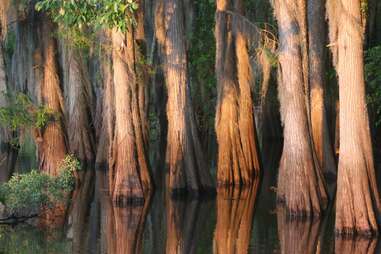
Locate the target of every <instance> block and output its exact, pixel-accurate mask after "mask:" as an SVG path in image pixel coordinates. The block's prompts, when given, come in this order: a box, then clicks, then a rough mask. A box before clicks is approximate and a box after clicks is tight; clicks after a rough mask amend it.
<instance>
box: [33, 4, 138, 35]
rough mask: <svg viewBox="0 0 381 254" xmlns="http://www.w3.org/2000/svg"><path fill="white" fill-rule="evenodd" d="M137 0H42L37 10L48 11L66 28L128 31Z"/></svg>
mask: <svg viewBox="0 0 381 254" xmlns="http://www.w3.org/2000/svg"><path fill="white" fill-rule="evenodd" d="M137 9H138V3H137V1H136V0H40V1H38V2H37V4H36V10H37V11H46V12H47V13H49V14H50V16H51V17H52V18H53V21H55V22H56V23H58V24H61V25H63V26H64V27H66V28H76V29H78V30H82V29H84V28H85V27H88V28H117V29H119V30H121V31H126V30H127V28H128V25H129V24H134V23H135V20H134V15H133V13H134V12H135V11H136V10H137Z"/></svg>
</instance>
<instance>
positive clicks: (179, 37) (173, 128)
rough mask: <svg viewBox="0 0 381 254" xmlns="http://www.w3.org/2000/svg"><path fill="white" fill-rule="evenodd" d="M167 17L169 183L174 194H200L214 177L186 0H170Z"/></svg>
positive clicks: (167, 3)
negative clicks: (194, 76)
mask: <svg viewBox="0 0 381 254" xmlns="http://www.w3.org/2000/svg"><path fill="white" fill-rule="evenodd" d="M164 17H165V19H164V21H165V23H164V24H165V28H166V34H165V41H164V59H165V64H164V65H165V80H166V85H167V89H168V102H167V119H168V137H167V154H166V161H167V165H168V169H169V173H168V185H169V188H170V191H171V192H172V194H173V195H177V194H180V193H184V192H191V193H194V194H198V193H200V192H201V191H204V190H207V189H210V188H212V180H211V177H210V174H209V171H208V169H207V167H206V164H205V161H204V156H203V153H202V150H201V144H200V141H199V138H198V133H197V128H196V126H195V119H194V112H193V108H192V102H191V98H190V96H191V95H190V88H189V80H188V68H187V65H188V63H187V52H186V40H185V24H184V6H183V1H182V0H166V1H165V5H164ZM161 39H163V38H161ZM159 40H160V39H159Z"/></svg>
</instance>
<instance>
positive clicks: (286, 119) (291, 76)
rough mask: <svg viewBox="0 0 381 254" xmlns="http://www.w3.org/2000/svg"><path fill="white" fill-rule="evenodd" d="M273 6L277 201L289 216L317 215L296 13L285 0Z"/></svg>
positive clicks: (320, 189)
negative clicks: (279, 141)
mask: <svg viewBox="0 0 381 254" xmlns="http://www.w3.org/2000/svg"><path fill="white" fill-rule="evenodd" d="M290 6H293V7H294V8H295V9H290ZM274 7H275V15H276V18H277V21H278V28H279V41H280V46H279V67H278V82H279V100H280V107H281V108H280V111H281V118H282V123H283V126H284V130H283V134H284V135H283V136H284V144H283V152H282V157H281V162H280V166H279V176H278V190H277V198H278V201H280V202H282V203H284V205H285V206H286V208H287V211H288V213H289V215H290V216H291V217H306V216H307V217H309V216H319V215H320V214H321V211H322V210H323V209H325V206H326V201H327V194H326V190H325V186H324V179H323V177H322V174H321V172H320V167H319V165H318V163H317V161H316V160H315V158H314V156H315V155H314V149H313V145H312V140H311V138H310V137H311V135H310V130H309V129H310V128H309V122H308V117H309V116H308V110H307V104H308V103H306V98H305V95H304V92H305V90H304V89H305V85H306V84H305V80H304V77H303V72H304V68H305V66H303V61H302V48H301V43H302V42H301V39H300V38H301V35H300V33H299V30H300V24H298V18H297V17H296V15H297V13H298V12H299V10H297V9H296V8H297V7H296V6H295V5H294V3H292V2H291V1H289V0H276V1H274Z"/></svg>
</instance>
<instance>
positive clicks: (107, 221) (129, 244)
mask: <svg viewBox="0 0 381 254" xmlns="http://www.w3.org/2000/svg"><path fill="white" fill-rule="evenodd" d="M102 202H104V203H103V209H105V210H104V212H105V214H104V215H103V218H102V229H101V233H102V234H106V235H105V236H104V235H103V236H101V239H103V243H102V244H103V246H102V247H101V250H102V253H103V251H104V252H106V253H109V254H135V253H142V238H143V231H144V225H145V221H146V217H147V211H148V208H149V205H150V198H148V199H145V202H144V204H143V205H131V206H126V207H117V206H114V205H113V204H112V202H111V200H110V197H108V196H106V197H104V198H103V200H102ZM101 241H102V240H101ZM104 241H105V242H104Z"/></svg>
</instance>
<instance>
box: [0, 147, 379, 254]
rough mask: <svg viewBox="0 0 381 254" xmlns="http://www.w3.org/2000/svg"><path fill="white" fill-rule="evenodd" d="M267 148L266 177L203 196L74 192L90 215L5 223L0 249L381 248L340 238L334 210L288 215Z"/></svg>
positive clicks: (218, 252)
mask: <svg viewBox="0 0 381 254" xmlns="http://www.w3.org/2000/svg"><path fill="white" fill-rule="evenodd" d="M267 154H271V156H272V157H273V158H267V159H264V161H263V164H264V174H263V177H262V179H261V183H260V185H258V184H257V185H255V186H254V187H253V188H251V189H243V190H231V191H225V192H221V191H219V192H218V193H217V195H216V197H214V198H210V199H205V200H195V199H187V200H172V199H170V198H168V197H166V195H165V193H164V192H162V191H156V192H155V194H154V195H153V196H152V197H151V198H150V200H148V201H147V202H145V204H144V205H142V206H132V207H124V208H122V207H113V206H112V203H111V202H110V199H109V197H108V196H107V195H106V194H105V192H104V191H99V192H95V195H94V198H93V200H92V202H91V203H90V204H86V203H85V202H82V203H81V201H80V200H73V202H79V204H80V206H79V207H82V209H81V208H79V209H78V211H82V212H84V211H87V212H86V214H87V215H86V216H81V215H77V214H73V215H72V216H71V218H70V219H69V225H67V226H66V227H65V228H62V229H56V230H41V229H38V228H35V227H33V226H30V225H28V224H26V223H24V224H18V225H13V226H10V225H8V226H5V225H4V226H0V253H4V254H19V253H20V254H24V253H25V254H35V253H36V254H40V253H49V254H51V253H52V254H53V253H57V254H61V253H62V254H66V253H75V254H77V253H110V254H122V253H123V254H124V253H127V254H130V253H134V254H135V253H149V254H156V253H158V254H160V253H170V254H172V253H173V254H177V253H186V254H188V253H200V254H204V253H205V254H209V253H214V254H240V253H264V254H271V253H284V254H310V253H311V254H312V253H313V254H315V253H318V254H331V253H344V254H358V253H360V254H362V253H364V254H365V253H366V254H372V253H381V246H380V244H379V242H378V241H377V239H372V240H369V239H356V240H335V238H334V235H333V230H334V228H333V227H334V216H333V212H332V211H331V212H327V214H326V216H325V217H324V218H322V219H321V220H315V221H303V222H289V221H287V220H286V218H285V216H284V213H283V212H282V211H280V210H277V209H276V205H275V192H274V188H273V186H275V183H276V170H275V169H276V168H277V164H278V161H279V155H280V151H279V149H275V150H272V151H270V152H269V153H267ZM97 175H98V176H99V174H97ZM99 182H100V181H97V183H96V185H99Z"/></svg>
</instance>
